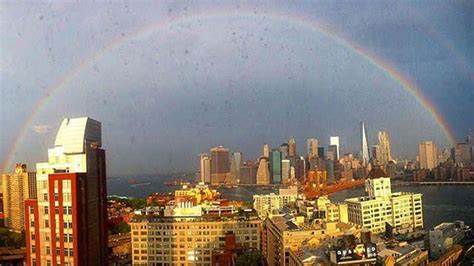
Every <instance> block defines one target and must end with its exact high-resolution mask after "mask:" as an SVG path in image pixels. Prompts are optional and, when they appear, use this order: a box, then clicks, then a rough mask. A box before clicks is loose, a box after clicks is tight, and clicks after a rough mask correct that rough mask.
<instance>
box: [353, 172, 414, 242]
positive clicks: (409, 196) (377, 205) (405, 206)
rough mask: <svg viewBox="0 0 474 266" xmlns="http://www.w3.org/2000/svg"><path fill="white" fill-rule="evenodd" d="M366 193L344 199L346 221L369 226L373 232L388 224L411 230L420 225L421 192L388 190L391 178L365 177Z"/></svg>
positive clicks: (401, 230)
mask: <svg viewBox="0 0 474 266" xmlns="http://www.w3.org/2000/svg"><path fill="white" fill-rule="evenodd" d="M365 190H366V194H367V196H364V197H358V198H350V199H346V200H345V202H346V203H347V206H348V214H349V222H352V223H355V224H358V225H361V226H362V227H364V228H367V229H370V230H371V231H372V232H373V233H380V232H384V231H385V224H386V223H388V224H390V225H391V226H392V227H393V228H394V231H395V232H399V233H405V232H413V231H415V230H418V229H421V228H423V209H422V208H423V207H422V194H420V193H407V192H396V193H392V192H391V186H390V179H389V178H386V177H381V178H375V179H368V180H367V181H366V182H365Z"/></svg>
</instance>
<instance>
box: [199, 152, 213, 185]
mask: <svg viewBox="0 0 474 266" xmlns="http://www.w3.org/2000/svg"><path fill="white" fill-rule="evenodd" d="M199 157H200V171H199V173H200V176H201V178H200V181H201V182H203V183H206V184H208V183H211V159H210V158H209V156H208V155H207V153H202V154H200V155H199Z"/></svg>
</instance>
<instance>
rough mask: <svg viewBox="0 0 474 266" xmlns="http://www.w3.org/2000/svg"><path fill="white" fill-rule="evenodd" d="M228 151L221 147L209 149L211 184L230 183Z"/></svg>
mask: <svg viewBox="0 0 474 266" xmlns="http://www.w3.org/2000/svg"><path fill="white" fill-rule="evenodd" d="M230 181H231V180H230V162H229V149H226V148H224V147H222V146H218V147H214V148H212V149H211V184H222V183H231V182H230Z"/></svg>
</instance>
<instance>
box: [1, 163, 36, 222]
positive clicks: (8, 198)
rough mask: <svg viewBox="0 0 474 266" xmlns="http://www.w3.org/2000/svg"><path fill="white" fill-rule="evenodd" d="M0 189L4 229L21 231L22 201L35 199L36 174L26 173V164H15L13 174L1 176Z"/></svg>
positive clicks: (23, 215)
mask: <svg viewBox="0 0 474 266" xmlns="http://www.w3.org/2000/svg"><path fill="white" fill-rule="evenodd" d="M2 189H3V214H4V223H5V227H8V228H11V229H13V230H15V231H23V230H24V228H25V205H24V203H23V201H24V200H26V199H35V198H36V172H28V170H27V168H26V164H21V163H20V164H16V166H15V173H12V174H4V175H2Z"/></svg>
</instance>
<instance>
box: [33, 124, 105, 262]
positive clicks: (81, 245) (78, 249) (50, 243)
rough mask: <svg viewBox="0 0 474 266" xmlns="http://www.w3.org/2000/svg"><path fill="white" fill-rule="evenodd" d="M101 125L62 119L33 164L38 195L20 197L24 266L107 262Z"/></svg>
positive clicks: (103, 153) (103, 156)
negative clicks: (45, 155) (51, 144)
mask: <svg viewBox="0 0 474 266" xmlns="http://www.w3.org/2000/svg"><path fill="white" fill-rule="evenodd" d="M101 146H102V137H101V124H100V122H98V121H95V120H93V119H90V118H88V117H82V118H72V119H69V118H65V119H64V120H63V122H62V123H61V126H60V128H59V130H58V133H57V135H56V140H55V142H54V148H51V149H49V150H48V162H46V163H38V164H37V165H36V170H37V171H36V173H37V176H36V178H37V181H36V182H37V194H38V199H34V200H26V201H25V220H26V226H25V235H26V254H27V260H26V261H27V265H107V244H108V242H107V227H106V221H107V216H106V215H107V213H106V208H107V191H106V173H105V165H106V163H105V151H104V150H103V149H102V148H101Z"/></svg>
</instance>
